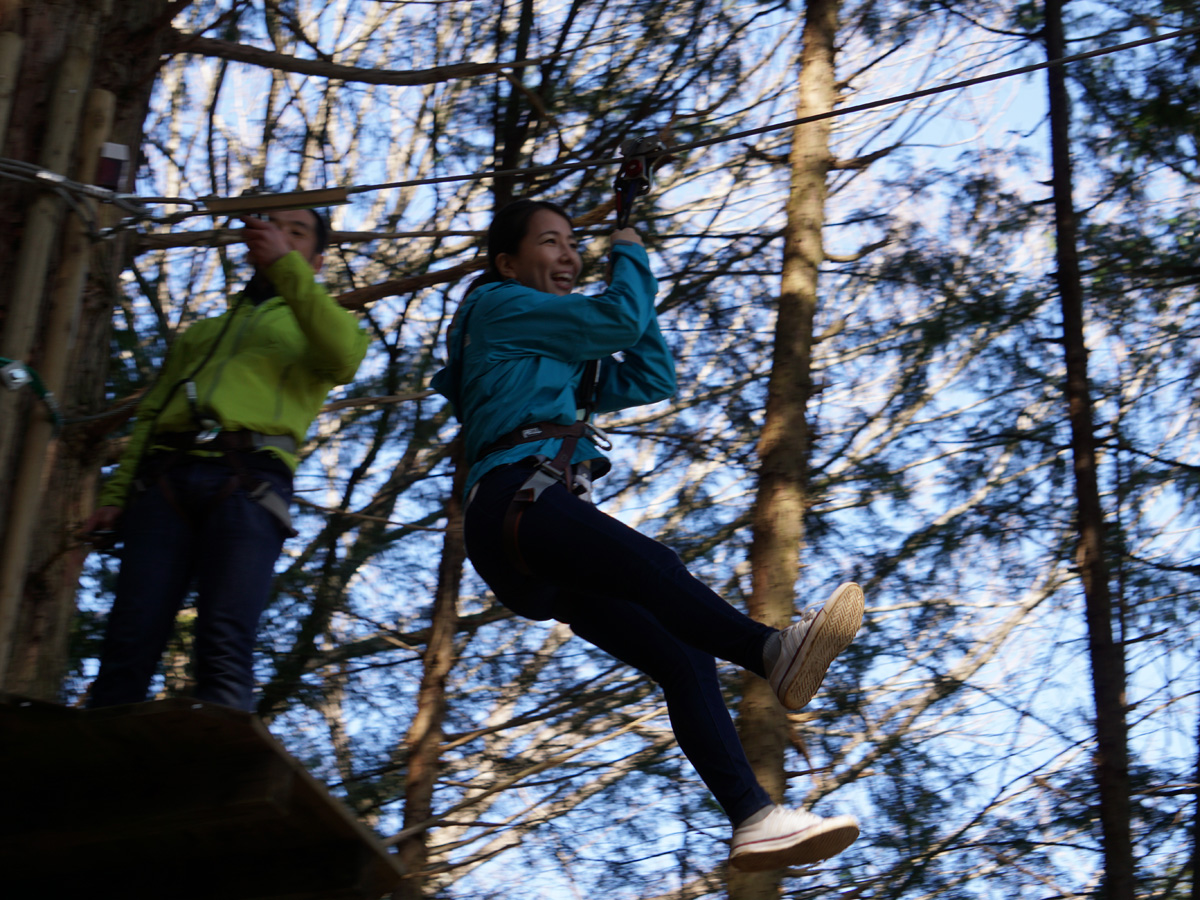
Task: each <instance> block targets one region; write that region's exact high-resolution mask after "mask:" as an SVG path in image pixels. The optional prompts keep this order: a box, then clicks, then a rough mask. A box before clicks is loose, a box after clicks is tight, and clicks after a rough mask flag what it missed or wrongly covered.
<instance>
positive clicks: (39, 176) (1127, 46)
mask: <svg viewBox="0 0 1200 900" xmlns="http://www.w3.org/2000/svg"><path fill="white" fill-rule="evenodd" d="M1198 32H1200V25H1193V26H1190V27H1188V28H1181V29H1179V30H1177V31H1172V32H1169V33H1167V34H1161V35H1152V36H1151V37H1147V38H1141V39H1139V40H1136V41H1127V42H1125V43H1123V44H1114V45H1113V46H1111V47H1100V48H1097V49H1095V50H1088V51H1085V52H1083V53H1076V54H1072V55H1071V56H1064V57H1061V58H1059V59H1051V60H1046V61H1045V62H1040V63H1033V64H1031V65H1028V66H1020V67H1018V68H1015V69H1006V70H1004V71H1002V72H995V73H993V74H991V75H980V76H978V77H975V78H966V79H963V80H960V81H952V82H948V83H947V84H943V85H938V86H936V87H931V88H922V89H920V90H916V91H910V92H908V93H906V94H900V95H897V96H893V97H883V98H881V99H879V100H871V101H869V102H867V103H859V104H856V105H853V106H846V107H841V108H839V109H833V110H828V111H826V112H821V113H814V114H813V115H810V116H801V117H799V118H795V119H788V120H787V121H784V122H775V123H773V124H771V125H763V126H761V127H758V128H750V129H746V130H744V131H734V132H730V133H729V134H725V135H721V136H719V137H714V138H705V139H701V140H697V141H690V142H688V143H686V144H674V145H672V146H671V147H670V151H671V152H672V153H673V154H682V153H686V152H687V151H689V150H698V149H701V148H703V147H711V146H714V145H717V144H724V143H729V142H731V141H739V140H744V139H746V138H750V137H756V136H758V135H761V134H768V133H770V132H774V131H782V130H784V129H787V128H795V127H797V126H799V125H807V124H809V123H811V122H819V121H822V120H823V119H831V118H835V117H837V116H845V115H850V114H852V113H859V112H867V111H869V110H873V109H879V108H881V107H884V106H890V105H893V104H896V103H907V102H909V101H911V100H919V99H921V98H923V97H931V96H934V95H935V94H943V93H948V92H950V91H956V90H962V89H964V88H968V87H974V86H976V85H980V84H987V83H989V82H992V81H1000V80H1003V79H1006V78H1013V77H1015V76H1018V75H1028V74H1029V73H1031V72H1038V71H1040V70H1042V69H1049V68H1053V67H1055V66H1063V65H1067V64H1069V63H1075V62H1080V61H1082V60H1086V59H1095V58H1097V57H1101V56H1107V55H1109V54H1113V53H1122V52H1125V51H1127V50H1134V49H1137V48H1138V47H1145V46H1148V45H1150V44H1157V43H1160V42H1162V41H1168V40H1173V39H1175V38H1180V37H1187V36H1188V35H1192V34H1196V33H1198ZM625 161H626V160H625V158H624V157H621V156H614V157H603V158H599V159H591V160H583V161H579V162H566V163H550V164H547V165H542V166H528V167H525V168H512V169H495V170H492V171H486V172H471V173H467V174H463V175H441V176H436V177H432V178H417V179H411V180H407V181H388V182H382V183H380V184H368V185H355V186H351V187H348V188H345V189H344V191H345V193H346V194H365V193H373V192H376V191H386V190H393V189H396V188H410V187H425V186H429V185H437V184H454V183H457V182H464V181H487V180H489V179H495V178H508V177H517V176H525V177H529V176H536V175H547V174H550V173H555V172H573V171H577V170H580V169H591V168H598V167H600V166H607V165H619V164H622V163H624V162H625ZM0 177H8V178H12V179H14V180H18V181H24V182H29V183H37V184H43V185H45V186H47V187H50V188H51V189H52V190H55V191H56V192H57V193H59V194H62V195H65V194H68V193H71V192H73V193H75V194H78V195H82V196H85V197H89V198H91V199H93V200H100V201H102V202H106V203H113V204H115V205H117V206H118V207H120V208H121V209H122V210H124V211H126V212H127V213H130V216H129V217H128V218H127V219H126V220H125V221H123V222H121V223H119V224H118V225H115V226H113V227H111V228H106V229H104V230H103V231H102V232H100V233H99V234H98V237H103V238H107V237H112V236H114V235H115V234H116V233H118V232H119V231H122V230H126V229H127V228H129V227H131V226H132V225H134V224H136V223H137V222H151V223H154V224H162V225H173V224H175V223H177V222H180V221H183V220H184V219H188V218H192V217H194V216H206V215H217V213H216V212H214V211H213V210H210V209H206V208H204V200H203V199H202V198H201V199H189V198H186V197H139V196H137V195H135V194H123V193H119V192H117V191H111V190H108V189H107V188H101V187H97V186H95V185H89V184H81V183H79V182H75V181H71V180H70V179H68V178H66V177H65V176H63V175H59V174H58V173H54V172H49V171H48V170H44V169H40V168H39V167H37V166H34V165H32V164H30V163H23V162H20V161H18V160H10V159H0ZM67 199H68V200H70V198H69V197H68V198H67ZM230 203H231V201H228V200H225V201H224V205H225V206H226V207H228V205H229V204H230ZM149 205H175V206H188V207H191V209H189V210H188V211H186V212H177V213H171V214H169V215H165V216H155V215H151V214H149V213H148V212H146V210H145V207H146V206H149ZM225 214H226V212H225V211H222V212H221V213H220V215H225Z"/></svg>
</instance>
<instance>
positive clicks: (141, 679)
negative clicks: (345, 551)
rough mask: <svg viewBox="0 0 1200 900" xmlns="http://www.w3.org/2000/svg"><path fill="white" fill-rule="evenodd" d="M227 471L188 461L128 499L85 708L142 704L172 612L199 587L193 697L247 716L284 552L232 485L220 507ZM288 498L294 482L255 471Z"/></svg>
mask: <svg viewBox="0 0 1200 900" xmlns="http://www.w3.org/2000/svg"><path fill="white" fill-rule="evenodd" d="M232 475H233V470H232V469H231V468H230V466H228V465H227V464H225V463H223V462H221V461H215V462H208V461H194V460H192V461H186V462H183V463H182V464H180V465H174V466H172V467H170V468H169V469H167V471H166V472H165V474H164V476H163V477H165V479H166V481H167V490H164V486H163V484H162V483H161V482H160V480H159V479H158V478H157V477H155V478H151V479H148V480H147V483H146V489H145V490H144V491H140V492H135V493H134V495H132V496H131V500H130V503H129V505H128V506H127V508H126V510H125V512H124V514H123V515H122V517H121V520H120V533H121V538H122V540H123V541H124V545H125V549H124V553H123V555H122V559H121V571H120V575H119V576H118V579H117V591H116V599H115V600H114V602H113V608H112V612H111V613H110V614H109V617H108V630H107V632H106V635H105V639H104V649H103V652H102V655H101V663H100V674H99V676H98V677H97V678H96V681H95V682H94V683H93V685H92V692H91V698H90V701H89V705H90V706H92V707H98V706H110V705H113V704H117V703H138V702H140V701H142V700H145V699H146V693H147V690H148V689H149V686H150V680H151V678H152V677H153V675H154V672H155V669H156V668H157V666H158V661H159V658H160V657H161V656H162V654H163V651H164V649H165V648H166V645H167V641H168V639H169V638H170V635H171V630H172V627H173V626H174V623H175V617H176V614H177V613H178V612H179V609H180V607H181V606H182V605H183V601H184V599H185V597H186V595H187V592H188V589H189V587H190V586H191V585H192V582H193V580H194V581H195V585H196V594H197V596H196V613H197V615H196V626H195V628H196V630H195V660H194V665H195V676H196V690H195V697H196V699H198V700H206V701H211V702H214V703H222V704H224V705H226V706H233V707H237V708H239V709H245V710H249V709H251V708H252V706H253V693H254V673H253V659H254V657H253V651H254V641H255V634H256V631H257V627H258V619H259V616H260V615H262V611H263V608H264V606H265V605H266V602H267V598H268V596H269V594H270V587H271V580H272V578H273V577H274V573H275V560H276V559H278V557H279V553H280V550H282V548H283V538H284V532H283V527H282V525H281V524H280V522H279V521H278V520H277V519H276V518H275V517H274V516H273V515H272V514H271V513H270V512H268V511H267V510H266V509H265V508H264V507H263V506H262V505H261V504H259V503H258V502H257V501H255V500H254V499H252V498H251V497H250V495H249V492H248V491H247V490H246V489H245V488H244V487H241V486H239V487H238V488H237V489H236V490H234V491H233V492H232V493H230V494H229V495H228V496H226V497H224V498H223V499H220V494H221V493H222V489H223V488H225V487H226V485H227V484H228V483H229V481H230V478H231V476H232ZM253 476H254V478H255V480H267V481H269V482H271V484H272V485H273V487H274V488H275V490H276V491H277V492H278V493H279V494H280V495H281V496H282V497H283V498H284V500H286V501H290V500H291V478H290V476H288V475H284V474H283V473H281V472H279V471H277V470H274V469H257V468H256V469H254V470H253Z"/></svg>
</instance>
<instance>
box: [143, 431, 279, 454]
mask: <svg viewBox="0 0 1200 900" xmlns="http://www.w3.org/2000/svg"><path fill="white" fill-rule="evenodd" d="M202 434H206V432H199V431H164V432H160V433H159V434H156V435H154V436H153V437H152V438H150V443H151V445H157V446H162V447H170V448H171V449H172V450H217V451H220V452H228V451H230V450H240V451H242V452H247V453H248V452H253V451H255V450H261V449H263V448H264V447H274V448H276V449H277V450H282V451H284V452H285V453H295V452H296V439H295V438H294V437H292V436H291V435H290V434H261V433H259V432H257V431H218V432H217V433H216V434H215V435H214V436H212V437H211V438H202V437H201V435H202Z"/></svg>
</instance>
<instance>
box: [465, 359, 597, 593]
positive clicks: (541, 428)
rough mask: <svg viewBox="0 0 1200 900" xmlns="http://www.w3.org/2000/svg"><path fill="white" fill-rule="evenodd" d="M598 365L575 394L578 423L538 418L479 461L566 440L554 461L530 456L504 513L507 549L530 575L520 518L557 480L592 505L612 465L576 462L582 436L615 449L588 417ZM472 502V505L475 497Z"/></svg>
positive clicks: (490, 446)
mask: <svg viewBox="0 0 1200 900" xmlns="http://www.w3.org/2000/svg"><path fill="white" fill-rule="evenodd" d="M599 367H600V361H599V360H595V359H594V360H590V361H589V362H588V363H587V365H586V366H585V367H584V372H583V377H582V379H581V380H580V382H579V388H578V389H577V390H576V393H575V398H576V403H578V404H579V408H578V409H577V410H576V416H577V419H576V421H574V422H572V423H571V424H570V425H561V424H559V423H558V422H534V423H533V424H531V425H522V426H521V427H520V428H516V429H514V430H512V431H510V432H509V433H508V434H505V435H502V436H501V437H500V438H499V439H497V440H495V441H493V442H492V443H491V444H488V445H487V446H486V447H484V448H483V450H482V451H480V454H479V459H483V458H484V457H485V456H490V455H491V454H493V453H496V452H498V451H500V450H508V449H510V448H512V447H517V446H520V445H521V444H527V443H531V442H533V441H544V440H546V439H548V438H562V445H561V446H560V447H559V448H558V452H557V453H556V454H555V455H554V458H553V459H551V458H550V457H547V456H545V455H544V454H541V453H538V454H534V455H531V456H529V457H528V461H529V463H530V464H532V465H533V467H534V468H533V472H532V473H531V474H530V476H529V477H528V478H527V479H525V482H524V483H523V484H522V485H521V486H520V487H519V488H518V489H517V491H516V493H514V494H513V497H512V500H511V501H509V504H508V509H507V510H505V513H504V523H503V525H502V526H501V539H502V540H503V543H504V548H505V551H506V552H507V554H508V557H509V559H510V560H511V561H512V563H513V565H514V566H515V567H516V569H517V571H519V572H522V573H524V574H526V575H528V574H530V568H529V565H528V563H526V562H525V558H524V557H523V556H522V555H521V547H520V544H519V543H518V541H517V534H518V533H519V531H520V527H521V516H522V515H523V514H524V513H525V510H526V509H528V508H529V506H530V505H532V504H534V503H536V502H537V500H538V498H539V497H541V496H542V492H543V491H545V490H546V488H548V487H550V486H551V485H554V484H563V485H565V486H566V488H567V490H568V491H570V492H571V493H572V494H574V495H575V496H576V497H578V498H579V499H580V500H583V501H585V502H587V503H591V502H592V482H593V481H594V480H595V479H597V478H599V477H600V476H601V475H604V474H606V473H607V472H608V471H609V469H611V468H612V463H610V462H609V461H608V460H607V459H605V458H603V457H601V458H599V459H585V460H583V461H582V462H578V463H575V464H572V463H571V457H572V456H574V455H575V448H576V446H578V444H579V439H580V438H582V437H588V438H590V439H591V440H592V442H593V443H595V445H596V446H597V447H599V448H600V449H601V450H611V449H612V441H610V440H609V439H608V435H607V434H605V433H604V431H603V430H602V429H601V428H599V427H598V426H596V425H594V424H592V422H590V421H588V420H589V419H590V418H591V415H592V411H593V410H594V409H595V393H596V376H597V374H598V372H599ZM467 502H468V505H469V504H470V500H468V501H467Z"/></svg>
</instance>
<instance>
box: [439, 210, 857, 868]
mask: <svg viewBox="0 0 1200 900" xmlns="http://www.w3.org/2000/svg"><path fill="white" fill-rule="evenodd" d="M487 240H488V268H487V271H486V272H485V273H484V275H483V276H481V277H480V279H479V280H478V281H476V283H475V284H474V285H472V289H471V290H470V291H469V293H468V295H467V298H466V299H465V300H464V302H463V304H462V306H461V308H460V309H459V310H458V313H457V314H456V316H455V318H454V321H453V322H452V323H451V326H450V331H449V334H448V338H447V343H448V347H449V363H448V365H447V367H446V368H445V369H443V370H442V371H440V372H438V373H437V375H436V376H435V377H434V381H433V385H434V387H435V388H436V389H437V390H438V391H439V392H440V393H442V394H444V395H445V396H446V397H447V398H448V399H449V400H450V402H451V403H452V404H453V406H454V410H455V413H456V415H457V416H458V419H459V421H460V422H461V423H462V426H463V438H464V442H465V453H466V459H467V461H468V462H469V464H470V466H471V468H470V471H469V473H468V475H467V482H466V491H467V507H466V512H465V530H466V543H467V553H468V555H469V557H470V559H471V562H472V564H474V566H475V569H476V570H477V571H478V572H479V574H480V576H481V577H482V578H483V579H484V581H486V582H487V583H488V585H489V586H490V587H491V589H492V590H493V591H494V592H495V594H496V598H497V599H498V600H499V601H500V602H501V603H503V604H504V605H505V606H507V607H508V608H509V609H511V610H512V611H513V612H515V613H517V614H519V615H522V616H526V617H528V618H530V619H539V620H544V619H557V620H558V621H560V622H565V623H567V624H568V625H570V626H571V628H572V630H573V631H574V632H575V633H576V634H577V635H579V636H580V637H581V638H583V639H584V640H587V641H589V642H591V643H592V644H594V645H596V646H597V647H599V648H601V649H602V650H604V651H606V652H608V653H610V654H612V655H613V656H615V657H616V658H617V659H619V660H621V661H622V662H625V663H627V664H629V665H631V666H634V667H636V668H637V669H640V670H641V671H642V672H644V673H645V674H646V675H648V676H649V677H650V678H652V679H654V680H655V681H656V682H658V684H659V685H661V686H662V689H663V693H664V694H665V695H666V701H667V709H668V711H669V714H670V718H671V725H672V728H673V729H674V732H675V738H676V740H678V742H679V746H680V748H681V749H682V750H683V752H684V753H685V754H686V755H687V757H688V759H689V760H690V761H691V763H692V765H693V766H695V768H696V771H697V772H698V773H699V774H700V777H701V778H702V779H703V780H704V783H705V784H706V785H708V788H709V790H711V791H712V792H713V794H714V795H715V797H716V798H717V800H718V802H719V803H720V804H721V806H722V808H723V809H724V810H725V812H726V814H727V815H728V816H729V819H730V821H731V823H732V824H733V840H732V845H731V848H730V853H729V859H730V862H731V863H732V864H733V865H734V866H737V867H738V868H741V869H745V870H751V871H758V870H763V869H773V868H779V867H782V866H791V865H798V864H803V863H810V862H815V861H817V860H821V859H825V858H827V857H830V856H833V855H834V854H836V853H839V852H841V851H842V850H844V849H845V848H846V847H848V846H849V845H850V844H851V843H853V842H854V840H855V839H856V838H857V837H858V822H857V821H856V820H855V819H854V817H853V816H836V817H833V818H828V819H826V818H821V817H820V816H816V815H814V814H812V813H810V812H807V811H805V810H802V809H789V808H786V807H783V806H776V805H775V804H774V803H772V801H771V799H770V797H769V796H768V795H767V792H766V791H765V790H764V789H763V788H762V786H761V785H760V784H759V783H758V780H757V779H756V778H755V776H754V773H753V771H752V770H751V768H750V764H749V762H748V761H747V759H746V754H745V751H744V750H743V748H742V745H741V742H740V741H739V740H738V735H737V731H736V730H735V728H734V725H733V721H732V720H731V718H730V716H729V711H728V710H727V709H726V707H725V702H724V700H723V698H722V696H721V687H720V683H719V682H718V679H717V669H716V662H715V659H714V657H719V658H721V659H724V660H728V661H729V662H732V663H735V664H736V665H739V666H741V667H742V668H744V669H748V670H750V671H751V672H754V673H755V674H756V675H759V676H761V677H763V678H767V679H769V681H770V683H771V687H772V689H773V690H774V691H775V694H776V696H777V697H778V698H779V700H780V702H781V703H783V705H784V706H785V707H787V708H788V709H800V708H802V707H803V706H804V705H805V704H807V703H808V701H809V700H810V699H811V698H812V696H813V694H815V693H816V691H817V688H818V687H819V686H820V684H821V681H822V679H823V678H824V677H825V671H826V669H827V668H828V667H829V664H830V663H831V662H832V661H833V659H834V657H835V656H837V654H838V653H840V652H841V651H842V650H843V649H845V647H846V646H847V645H849V643H850V641H851V640H853V638H854V635H855V633H856V632H857V631H858V628H859V625H860V624H861V622H862V612H863V595H862V591H861V590H860V589H859V587H858V586H857V585H855V584H843V585H841V586H839V587H838V588H837V589H836V590H834V592H833V594H832V595H831V596H830V598H829V599H828V600H827V601H826V602H825V603H824V605H823V606H822V607H820V608H819V609H814V610H810V611H808V612H806V613H805V614H804V616H803V617H802V619H801V621H799V622H797V623H796V624H794V625H792V626H791V627H790V628H787V629H785V630H784V631H777V630H776V629H774V628H771V627H770V626H767V625H764V624H762V623H760V622H756V621H754V620H753V619H750V618H748V617H747V616H745V615H743V614H742V613H741V612H739V611H738V610H736V609H735V608H734V607H732V606H730V605H729V604H728V603H726V602H725V601H724V600H723V599H722V598H721V597H719V596H718V595H717V594H715V593H713V591H711V590H709V589H708V588H707V587H705V586H704V585H703V584H701V583H700V582H699V581H697V580H696V579H695V578H694V577H692V575H690V574H689V573H688V571H687V569H686V568H684V565H683V563H682V561H681V560H680V559H679V557H678V555H676V553H675V552H674V551H672V550H671V549H669V548H668V547H666V546H664V545H662V544H660V543H658V542H657V541H655V540H653V539H651V538H648V537H646V536H645V535H642V534H640V533H639V532H637V531H635V530H634V529H632V528H630V527H628V526H627V525H624V524H623V523H621V522H620V521H618V520H617V519H615V518H613V517H611V516H609V515H606V514H605V513H603V512H601V511H600V510H598V509H597V508H596V507H595V506H593V505H592V504H591V503H590V502H589V500H588V499H587V495H588V493H589V488H590V483H591V479H592V478H595V477H599V476H600V475H603V474H604V472H606V471H607V470H608V468H609V463H608V460H607V459H606V458H605V457H604V455H603V454H602V453H601V451H600V449H599V447H603V448H604V449H608V447H609V445H608V443H607V441H606V440H605V439H604V437H603V433H602V432H599V431H598V430H596V429H594V428H592V427H591V426H589V425H587V424H586V423H585V422H584V421H581V419H580V417H581V416H582V417H583V418H586V417H587V416H588V415H589V414H590V413H591V412H592V411H593V410H594V411H597V412H606V411H612V410H618V409H625V408H627V407H632V406H640V405H642V404H646V403H654V402H657V401H659V400H663V399H666V398H667V397H669V396H671V395H672V394H673V393H674V392H675V368H674V363H673V361H672V359H671V355H670V352H669V350H668V349H667V345H666V342H665V341H664V340H663V336H662V332H661V331H660V330H659V326H658V321H657V318H656V315H655V308H654V295H655V292H656V291H657V289H658V283H657V282H656V281H655V279H654V276H653V275H651V274H650V268H649V260H648V258H647V256H646V251H645V249H644V248H643V246H642V240H641V238H640V237H639V236H638V234H637V232H636V231H634V230H633V229H632V228H621V229H618V230H617V231H616V232H615V233H614V234H613V237H612V254H611V259H610V278H609V282H610V283H609V287H608V289H607V290H606V291H604V293H602V294H600V295H598V296H595V297H588V296H584V295H582V294H576V293H574V290H575V282H576V279H577V278H578V277H579V273H580V269H581V268H582V260H581V258H580V254H579V249H578V242H577V240H576V238H575V236H574V233H573V231H572V228H571V222H570V219H569V218H568V216H567V214H566V212H565V211H564V210H562V209H561V208H560V207H558V206H556V205H554V204H552V203H547V202H543V201H533V200H518V201H516V202H514V203H512V204H509V205H508V206H506V207H505V208H504V209H502V210H501V211H500V213H499V214H498V215H497V216H496V218H495V220H494V221H493V222H492V224H491V227H490V228H489V229H488V237H487ZM613 354H619V357H620V361H618V360H617V359H616V358H613V356H612V355H613ZM590 360H602V362H600V363H599V365H598V369H597V368H596V367H595V366H594V365H593V366H592V367H589V365H588V362H589V361H590Z"/></svg>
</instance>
